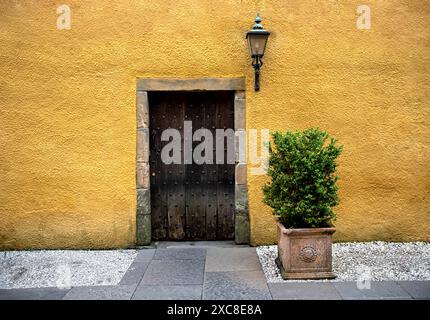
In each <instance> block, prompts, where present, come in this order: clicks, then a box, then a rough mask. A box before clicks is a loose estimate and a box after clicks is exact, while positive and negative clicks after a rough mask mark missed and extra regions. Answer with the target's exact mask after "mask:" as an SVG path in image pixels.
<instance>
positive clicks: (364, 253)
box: [257, 241, 430, 282]
mask: <svg viewBox="0 0 430 320" xmlns="http://www.w3.org/2000/svg"><path fill="white" fill-rule="evenodd" d="M277 250H278V249H277V246H276V245H273V246H261V247H258V248H257V253H258V257H259V259H260V262H261V265H262V267H263V271H264V273H265V275H266V278H267V281H268V282H303V281H310V282H312V281H314V282H320V281H365V280H371V281H384V280H385V281H387V280H393V281H402V280H430V243H426V242H407V243H398V242H382V241H375V242H347V243H334V244H333V271H334V273H335V274H336V276H337V277H336V279H333V280H283V279H282V277H281V275H280V272H279V269H278V267H277V266H276V264H275V258H276V257H277V255H278V252H277Z"/></svg>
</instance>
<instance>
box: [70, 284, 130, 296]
mask: <svg viewBox="0 0 430 320" xmlns="http://www.w3.org/2000/svg"><path fill="white" fill-rule="evenodd" d="M135 289H136V286H135V285H132V286H122V285H118V286H97V287H74V288H72V289H70V291H69V292H68V293H67V294H66V295H65V296H64V298H63V300H130V299H131V297H132V295H133V293H134V290H135Z"/></svg>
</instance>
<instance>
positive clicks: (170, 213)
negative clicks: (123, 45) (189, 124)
mask: <svg viewBox="0 0 430 320" xmlns="http://www.w3.org/2000/svg"><path fill="white" fill-rule="evenodd" d="M183 95H184V94H183V93H181V92H178V93H171V94H170V95H168V96H167V98H166V99H167V110H166V111H167V114H166V116H167V118H168V120H167V122H168V129H176V130H178V131H179V132H180V133H181V139H180V140H179V141H178V142H177V143H178V144H180V145H179V146H178V147H179V148H182V145H183V141H182V139H183V133H182V132H183V130H182V126H183V117H184V115H183V113H184V96H183ZM170 141H172V140H170ZM180 161H181V163H180V164H179V163H171V164H164V166H165V167H166V169H167V173H166V177H165V179H166V180H167V218H168V238H169V239H171V240H182V239H184V238H185V195H184V194H185V187H184V184H183V181H184V177H185V171H184V167H185V165H184V163H183V161H182V157H181V159H180Z"/></svg>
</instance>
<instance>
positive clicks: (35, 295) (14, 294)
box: [0, 288, 69, 300]
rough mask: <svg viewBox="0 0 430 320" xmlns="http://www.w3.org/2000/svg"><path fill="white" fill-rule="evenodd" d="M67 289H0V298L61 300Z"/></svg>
mask: <svg viewBox="0 0 430 320" xmlns="http://www.w3.org/2000/svg"><path fill="white" fill-rule="evenodd" d="M68 291H69V290H68V289H58V288H22V289H0V300H61V299H62V298H63V297H64V296H65V295H66V294H67V292H68Z"/></svg>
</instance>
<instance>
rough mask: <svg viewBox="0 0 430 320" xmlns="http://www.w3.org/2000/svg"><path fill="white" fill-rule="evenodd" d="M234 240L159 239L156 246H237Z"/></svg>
mask: <svg viewBox="0 0 430 320" xmlns="http://www.w3.org/2000/svg"><path fill="white" fill-rule="evenodd" d="M239 247H248V246H247V245H237V244H236V243H235V242H234V241H160V242H158V243H157V248H239Z"/></svg>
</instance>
